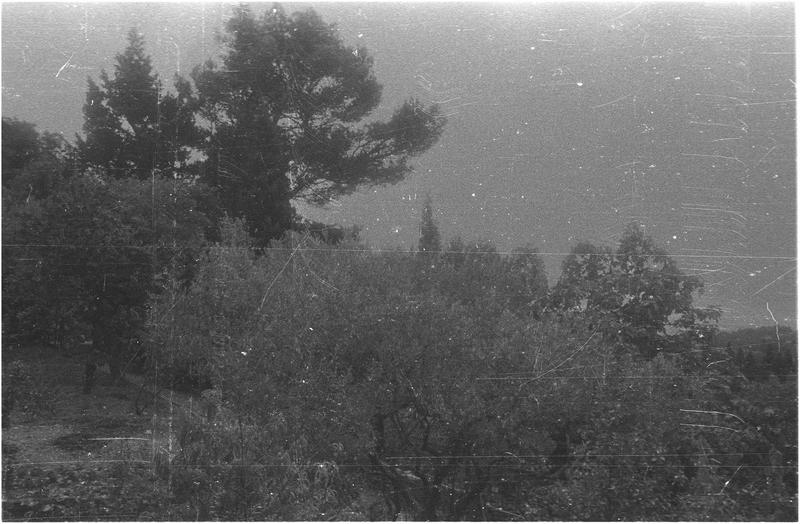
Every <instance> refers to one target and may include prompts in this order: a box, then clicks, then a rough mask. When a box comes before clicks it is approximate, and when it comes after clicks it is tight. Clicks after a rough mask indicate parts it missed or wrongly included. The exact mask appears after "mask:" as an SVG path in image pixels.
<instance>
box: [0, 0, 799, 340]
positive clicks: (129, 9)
mask: <svg viewBox="0 0 800 524" xmlns="http://www.w3.org/2000/svg"><path fill="white" fill-rule="evenodd" d="M251 5H252V6H253V9H254V11H257V12H261V11H263V10H264V9H266V8H267V5H263V4H262V5H258V4H251ZM232 6H233V4H212V3H205V4H190V3H177V4H175V3H173V4H126V5H122V4H97V3H94V4H63V3H62V4H32V3H24V4H8V3H4V4H3V11H2V15H3V17H2V90H3V97H2V102H3V109H2V112H3V116H11V117H17V118H20V119H23V120H27V121H31V122H34V123H36V124H37V126H38V128H39V130H49V131H55V132H61V133H64V134H65V136H66V137H67V138H68V139H70V140H72V139H73V138H74V136H75V134H76V133H78V132H80V129H81V124H82V114H81V106H82V103H83V98H84V94H85V90H86V77H87V76H92V77H94V78H97V76H98V74H99V72H100V70H101V68H105V69H106V70H107V71H113V67H114V56H115V54H116V53H119V52H121V51H122V50H123V49H124V47H125V45H126V41H125V35H126V33H127V31H128V30H129V29H130V28H131V27H136V28H138V30H139V31H141V32H142V33H143V35H144V38H145V41H146V45H147V50H148V52H149V53H150V54H151V55H152V57H153V62H154V65H155V67H156V69H157V70H158V72H159V74H160V76H161V78H162V79H163V80H164V83H165V84H170V83H171V78H172V75H173V74H174V73H175V72H179V73H180V74H182V75H188V74H189V72H190V71H191V69H192V67H194V66H195V65H197V64H200V63H201V62H202V61H204V60H205V59H208V58H214V57H216V56H218V53H219V51H220V49H219V44H218V42H217V39H216V35H217V34H218V33H219V31H220V30H221V28H222V25H223V23H224V21H225V19H226V18H227V16H229V14H230V11H231V8H232ZM308 7H313V8H314V9H316V10H317V11H318V12H319V13H320V14H321V15H322V16H323V18H324V19H325V20H326V21H329V22H332V23H336V24H337V26H338V28H339V30H340V33H341V35H342V38H343V39H344V40H345V42H347V43H348V44H356V43H358V44H359V45H365V46H366V47H367V48H368V49H369V51H370V52H371V54H372V56H373V57H374V58H375V72H376V75H377V77H378V79H379V81H381V83H382V84H383V85H384V97H383V102H382V104H381V106H380V107H379V108H378V110H377V111H376V115H375V117H377V118H385V117H387V116H388V115H390V114H391V112H392V110H393V109H394V108H395V107H397V106H398V105H400V104H401V103H402V102H403V100H405V99H407V98H409V97H412V96H413V97H417V98H420V99H422V100H424V101H426V102H436V103H438V104H440V106H441V107H442V109H443V111H444V113H445V114H447V115H448V124H447V128H446V131H445V133H444V136H443V137H442V139H441V140H440V142H439V143H438V144H437V145H436V146H435V147H434V148H433V149H432V150H431V151H429V152H428V153H426V154H425V155H423V156H422V157H420V158H418V159H417V161H416V162H415V167H416V171H415V173H414V174H413V175H411V176H409V177H408V178H407V179H406V180H405V181H404V182H402V183H401V184H398V185H396V186H391V187H383V188H377V189H374V190H373V189H368V190H364V191H362V192H361V193H359V194H357V195H354V196H351V197H347V198H342V199H341V200H339V201H338V202H336V203H334V204H332V205H329V206H328V207H327V208H324V209H316V210H313V209H308V208H307V207H305V206H300V209H301V210H302V211H303V212H304V213H306V214H308V215H310V216H311V217H313V218H315V219H319V220H324V221H328V222H336V223H340V224H343V225H350V224H359V225H361V226H362V227H363V237H364V238H365V239H366V240H367V241H368V242H369V243H370V245H372V246H373V247H377V248H381V247H392V246H396V245H401V246H404V247H407V248H408V247H411V246H412V245H413V244H414V243H415V242H416V239H417V237H418V222H419V216H420V208H421V205H422V202H423V200H424V197H425V195H426V194H430V195H431V197H432V199H433V202H434V206H435V207H436V209H437V215H436V216H437V220H438V222H439V225H440V229H441V230H442V233H443V236H444V237H445V238H451V237H453V236H454V235H461V236H462V237H463V238H464V239H465V240H477V239H491V240H493V241H495V243H496V244H497V246H498V247H499V248H500V249H501V250H509V249H511V248H513V247H515V246H521V245H525V244H532V245H534V246H536V247H537V248H538V249H539V250H540V251H541V252H543V253H544V257H545V261H546V264H547V268H548V273H549V278H550V280H551V282H552V281H554V280H555V279H556V278H557V277H558V271H559V264H560V262H561V259H562V258H563V254H564V253H566V252H568V251H569V249H570V248H571V247H572V246H573V245H575V244H576V243H577V242H578V241H581V240H587V241H591V242H594V243H596V244H600V245H612V246H613V245H615V244H616V241H617V240H618V238H619V235H620V233H621V232H622V230H623V229H624V227H625V224H627V223H629V222H632V221H635V222H637V223H640V224H642V225H644V226H645V227H646V231H647V233H648V234H650V235H651V236H653V237H654V238H655V239H656V241H657V242H658V243H660V244H661V245H663V246H664V247H665V248H666V249H667V250H668V251H669V252H670V253H671V254H672V255H673V256H674V257H675V258H676V259H677V260H678V261H679V263H680V265H681V267H682V268H683V269H684V271H685V272H687V273H691V274H700V275H701V276H702V277H703V278H704V280H705V281H706V289H707V291H706V294H705V295H704V297H703V299H702V303H704V304H707V303H711V304H718V305H720V306H722V308H723V311H724V317H723V325H724V326H732V325H749V324H756V325H764V324H770V323H772V322H773V320H772V317H773V315H774V317H775V318H776V319H777V320H779V321H780V322H783V323H792V324H794V322H795V315H796V307H795V302H796V287H795V283H796V272H795V271H794V268H795V267H796V251H795V248H796V245H795V243H796V233H795V231H796V216H795V209H796V206H795V119H794V111H795V104H794V100H795V83H794V82H795V74H794V60H795V58H794V44H795V42H794V25H793V22H794V13H793V7H792V5H791V4H789V3H784V4H765V3H756V4H753V5H752V6H748V5H746V4H742V3H738V4H730V5H725V4H711V5H706V6H703V5H700V4H689V5H687V4H680V5H679V4H673V3H665V4H658V3H653V4H633V3H624V4H606V3H592V4H586V5H581V4H574V3H571V4H534V5H528V4H510V5H507V6H502V5H497V4H443V5H437V4H429V3H424V4H419V5H413V4H408V3H401V4H332V3H321V4H313V3H311V4H286V5H285V8H286V10H287V11H290V12H291V11H294V10H297V9H305V8H308ZM770 312H771V313H770Z"/></svg>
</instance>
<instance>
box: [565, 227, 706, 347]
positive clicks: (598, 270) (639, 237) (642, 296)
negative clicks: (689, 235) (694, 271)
mask: <svg viewBox="0 0 800 524" xmlns="http://www.w3.org/2000/svg"><path fill="white" fill-rule="evenodd" d="M702 288H703V282H702V280H700V279H699V278H698V277H693V276H687V275H684V274H683V273H682V272H681V271H680V270H679V269H678V266H677V264H676V263H675V261H674V260H673V259H672V258H670V257H669V255H668V254H667V253H666V252H665V251H664V250H663V249H661V248H658V247H657V246H656V245H655V243H654V242H653V240H652V239H651V238H650V237H648V236H646V235H645V234H644V232H643V231H642V230H641V229H640V228H639V227H638V226H635V225H632V226H629V227H628V228H627V229H626V230H625V232H624V233H623V235H622V238H621V240H620V243H619V247H618V248H617V250H616V252H613V253H612V252H611V251H610V250H608V249H598V248H596V247H595V246H593V245H591V244H588V243H581V244H578V245H577V246H576V247H575V248H574V249H573V251H572V253H571V254H570V256H568V257H567V259H566V260H565V261H564V263H563V264H562V274H561V278H560V279H559V282H558V284H557V285H556V287H555V289H554V290H553V293H552V294H551V302H552V303H553V304H554V305H555V307H557V308H560V309H570V308H572V309H576V308H577V309H581V310H583V311H586V312H587V313H588V314H589V315H591V316H594V317H596V318H597V321H598V322H599V323H600V324H601V325H602V326H603V329H604V332H605V333H606V334H607V335H608V336H611V337H612V338H615V339H616V340H618V341H619V342H621V343H624V344H630V345H632V346H634V347H636V348H637V349H638V350H639V352H640V353H641V354H642V355H644V356H647V357H653V356H654V355H656V354H657V353H658V352H659V351H661V350H664V349H668V348H670V347H672V348H673V349H678V348H680V347H687V346H688V345H689V344H691V343H692V342H695V341H697V340H702V339H704V338H705V339H706V340H710V339H709V335H710V334H711V333H712V332H713V327H714V323H715V322H716V320H717V319H718V318H719V311H718V310H717V309H715V308H697V307H695V306H694V305H693V299H694V296H695V295H696V294H698V293H700V292H701V291H702Z"/></svg>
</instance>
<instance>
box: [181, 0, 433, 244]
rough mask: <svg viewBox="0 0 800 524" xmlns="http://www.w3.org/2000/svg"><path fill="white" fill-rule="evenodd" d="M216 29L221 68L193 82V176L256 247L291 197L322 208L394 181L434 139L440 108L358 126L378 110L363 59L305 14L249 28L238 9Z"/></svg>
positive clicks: (376, 89)
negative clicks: (221, 45) (199, 161)
mask: <svg viewBox="0 0 800 524" xmlns="http://www.w3.org/2000/svg"><path fill="white" fill-rule="evenodd" d="M226 31H227V33H228V37H227V38H226V39H225V44H226V50H225V54H224V55H223V58H222V62H221V64H216V63H213V62H208V63H206V64H204V65H203V67H198V68H196V69H195V70H194V72H193V74H192V77H193V79H194V82H195V84H196V86H197V90H198V104H199V106H198V110H197V115H198V117H199V119H200V121H201V122H203V123H204V124H205V131H206V134H207V140H206V142H205V145H204V146H203V149H204V152H205V155H206V161H205V164H204V167H203V172H202V177H203V180H204V181H206V182H207V183H208V184H209V185H210V186H212V187H214V188H218V189H219V191H220V195H221V199H222V203H223V206H224V208H225V209H226V210H227V212H228V214H229V215H231V216H232V217H236V218H245V219H246V221H247V224H248V227H249V231H250V233H251V234H252V235H253V236H254V238H255V239H256V242H257V244H258V245H260V246H265V245H266V244H267V242H268V241H269V240H270V239H274V238H277V237H279V236H281V234H283V233H284V232H285V231H286V230H287V229H289V227H290V225H291V223H292V222H293V220H294V210H293V208H292V206H291V204H290V201H291V199H294V198H301V199H305V200H308V201H311V202H315V203H324V202H327V201H328V200H329V198H330V197H333V196H334V195H338V194H342V193H350V192H352V191H354V190H355V189H356V188H358V187H360V186H363V185H365V184H368V185H370V184H383V183H394V182H397V181H399V180H401V179H402V178H403V176H404V175H405V174H407V173H408V172H409V169H410V168H409V165H408V160H409V158H410V157H412V156H415V155H418V154H420V153H422V152H424V151H425V150H427V149H428V148H430V147H431V146H432V145H433V143H434V142H435V141H436V139H437V138H438V136H439V134H440V133H441V130H442V126H443V118H442V117H441V116H440V115H439V113H438V110H437V109H436V108H435V107H431V108H424V107H423V106H422V105H421V104H420V103H419V102H417V101H414V100H411V101H409V102H406V103H405V104H404V105H403V106H402V107H401V108H399V109H398V110H397V111H396V112H395V114H394V116H393V117H392V118H391V119H390V120H388V121H387V122H371V123H369V124H366V125H363V126H361V127H358V126H357V123H358V122H359V121H361V120H363V119H364V118H366V117H367V116H368V115H369V113H370V112H371V111H372V110H373V109H374V108H375V107H376V106H377V105H378V102H379V101H380V91H381V88H380V85H379V84H378V82H377V81H376V79H375V77H374V75H373V73H372V59H371V58H370V57H369V55H368V53H367V51H366V49H364V48H357V49H354V48H350V47H348V46H345V45H344V43H343V42H342V40H341V38H340V36H339V35H338V33H337V32H336V30H335V28H334V27H333V26H332V25H329V24H326V23H324V22H323V21H322V19H321V18H320V17H319V16H318V15H317V14H316V13H315V12H314V11H313V10H308V11H306V12H302V13H295V14H293V15H290V16H287V15H286V14H284V12H283V11H282V9H281V8H280V7H278V6H276V7H274V8H272V9H271V10H269V11H267V12H266V13H265V14H264V16H263V17H261V18H256V17H255V16H254V15H253V14H252V13H251V12H250V11H249V9H248V8H247V7H245V6H242V7H238V8H237V9H236V11H235V13H234V15H233V17H232V18H231V19H230V20H229V21H228V22H227V25H226Z"/></svg>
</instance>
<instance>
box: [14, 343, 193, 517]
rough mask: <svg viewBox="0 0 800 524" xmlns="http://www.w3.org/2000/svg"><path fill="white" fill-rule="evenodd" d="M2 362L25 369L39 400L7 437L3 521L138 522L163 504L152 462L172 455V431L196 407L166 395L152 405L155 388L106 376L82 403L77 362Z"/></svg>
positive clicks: (29, 402) (20, 414)
mask: <svg viewBox="0 0 800 524" xmlns="http://www.w3.org/2000/svg"><path fill="white" fill-rule="evenodd" d="M4 353H6V354H4V355H3V356H4V361H6V362H10V361H11V360H21V361H22V362H24V363H25V365H26V366H27V367H28V369H29V370H30V376H31V377H32V380H31V383H30V384H29V389H32V390H33V391H35V392H36V395H33V396H32V397H30V398H26V399H25V400H24V401H23V402H20V403H19V406H17V407H16V408H15V410H14V411H13V412H12V413H11V416H10V426H9V427H8V428H7V429H5V430H3V433H2V456H3V519H4V520H20V519H21V520H26V519H27V520H30V519H49V518H53V519H56V520H59V519H64V518H77V517H80V518H81V519H82V520H94V519H95V518H94V517H92V515H94V516H95V517H96V518H97V519H100V520H108V519H109V518H111V519H112V520H115V519H117V518H121V519H125V520H139V519H140V518H145V517H142V515H147V514H148V511H149V510H150V509H152V508H154V507H157V506H158V505H159V504H161V503H162V500H161V499H163V493H165V492H166V491H165V490H161V491H159V492H157V493H154V492H153V490H154V489H155V488H154V487H155V486H157V485H158V480H157V479H156V476H155V466H156V464H155V461H154V457H156V454H157V452H158V451H159V450H160V449H161V448H164V449H166V448H169V447H170V442H172V444H173V448H174V443H175V436H174V432H175V431H176V427H177V424H176V423H175V422H176V421H178V420H179V419H180V418H182V417H185V416H190V415H189V408H190V406H192V405H193V404H195V401H194V399H192V398H191V397H190V396H189V395H183V394H179V393H172V392H170V391H164V390H162V391H159V392H157V395H156V397H155V398H154V392H153V390H152V388H150V389H149V391H148V390H147V389H146V390H145V391H140V390H141V385H142V383H143V382H144V380H145V379H144V378H143V377H137V376H135V375H132V376H130V375H129V376H127V377H126V379H125V380H121V381H119V383H116V384H115V383H113V382H112V380H111V377H110V375H109V374H108V373H107V372H105V371H104V370H98V373H97V382H96V385H95V387H94V390H93V391H92V393H91V394H84V393H83V392H82V378H83V365H82V363H81V362H80V361H78V360H76V359H71V358H68V357H66V356H62V355H58V354H55V353H54V352H53V351H52V350H48V349H36V348H27V349H25V350H24V351H18V354H11V351H6V349H5V348H4ZM137 396H138V397H139V401H138V403H137V402H136V401H137ZM136 404H138V408H139V411H138V412H137V409H136V408H137V406H136ZM170 422H172V424H171V423H170ZM171 437H172V438H171ZM137 486H138V488H137ZM125 489H128V490H133V491H131V492H130V493H129V496H127V497H126V496H124V495H123V491H124V490H125ZM145 494H146V495H147V497H149V498H147V497H145V498H144V499H143V498H142V497H143V496H144V495H145ZM148 508H149V509H148ZM131 511H133V512H135V513H136V515H133V514H132V513H130V512H131ZM140 513H141V514H142V515H140ZM131 516H134V517H135V518H133V519H131V518H130V517H131Z"/></svg>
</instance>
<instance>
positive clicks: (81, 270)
mask: <svg viewBox="0 0 800 524" xmlns="http://www.w3.org/2000/svg"><path fill="white" fill-rule="evenodd" d="M203 191H204V189H203V188H202V186H200V185H197V184H192V183H188V182H183V181H179V180H174V181H166V180H158V181H153V182H139V181H138V180H135V179H128V180H124V179H122V180H120V179H114V178H110V179H104V178H102V177H100V176H86V175H84V176H72V177H68V178H60V179H57V182H56V185H55V187H53V189H52V191H51V193H50V194H49V195H48V196H47V197H46V198H44V199H41V200H36V199H26V200H24V201H19V200H15V199H13V197H12V198H8V199H5V200H4V219H5V220H4V224H3V225H4V235H5V237H6V239H7V240H6V241H7V242H8V243H9V244H10V245H9V246H7V247H6V249H4V251H3V258H4V264H3V271H4V281H3V284H4V294H3V301H4V308H3V309H4V316H5V315H6V314H8V315H9V318H10V322H9V325H8V327H9V328H11V329H13V331H16V332H18V333H24V334H26V335H28V336H29V337H34V338H39V339H43V340H47V339H50V340H56V341H62V342H63V338H64V337H70V338H71V339H72V340H73V341H77V340H78V339H79V337H81V336H83V337H86V338H91V339H92V341H93V344H94V347H95V349H96V350H97V351H99V353H100V354H102V355H103V356H104V357H105V358H107V359H108V361H109V364H110V365H111V368H112V372H113V373H119V372H120V371H121V366H123V365H124V361H123V360H122V358H123V354H124V353H125V352H126V351H127V350H128V349H129V348H131V343H132V342H134V341H135V340H136V339H137V338H139V337H140V336H141V333H140V332H141V329H142V328H143V321H144V318H145V306H146V303H147V301H148V298H149V294H150V293H152V292H156V291H157V290H158V287H159V283H158V278H157V275H158V273H159V272H160V271H162V270H163V269H165V268H167V267H171V268H173V271H174V272H176V273H180V274H182V275H184V277H183V278H184V279H185V278H186V274H187V271H188V270H189V267H188V266H187V265H186V264H185V263H184V264H182V263H181V262H182V261H185V262H186V263H188V261H189V260H191V258H190V254H191V253H192V251H193V250H197V249H198V248H199V246H200V245H201V244H202V240H203V239H202V235H203V228H204V227H205V225H206V221H205V218H204V216H203V215H202V214H201V213H199V212H198V211H196V210H195V208H196V204H195V202H196V199H195V195H196V194H199V193H202V192H203ZM4 196H5V195H4ZM154 204H155V205H154ZM187 255H189V256H187ZM58 343H59V345H61V342H58ZM129 357H130V355H128V358H129Z"/></svg>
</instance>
